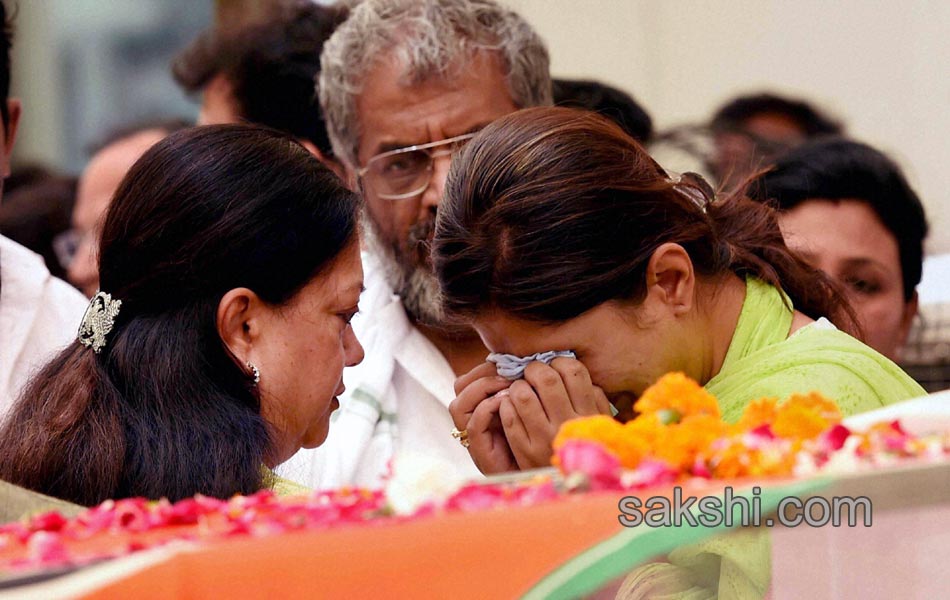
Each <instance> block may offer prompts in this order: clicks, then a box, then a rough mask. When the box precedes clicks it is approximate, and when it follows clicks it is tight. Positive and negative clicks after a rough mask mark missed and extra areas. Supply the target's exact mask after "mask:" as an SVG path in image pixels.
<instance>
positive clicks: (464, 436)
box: [452, 427, 469, 448]
mask: <svg viewBox="0 0 950 600" xmlns="http://www.w3.org/2000/svg"><path fill="white" fill-rule="evenodd" d="M452 437H454V438H455V439H457V440H458V441H459V443H460V444H462V447H463V448H468V445H469V441H468V429H463V430H462V431H459V430H458V428H457V427H453V428H452Z"/></svg>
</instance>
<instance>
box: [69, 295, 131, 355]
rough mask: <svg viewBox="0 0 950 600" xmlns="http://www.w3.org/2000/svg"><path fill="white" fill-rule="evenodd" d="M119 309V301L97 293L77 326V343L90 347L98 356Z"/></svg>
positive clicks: (120, 302)
mask: <svg viewBox="0 0 950 600" xmlns="http://www.w3.org/2000/svg"><path fill="white" fill-rule="evenodd" d="M121 307H122V301H121V300H113V299H112V296H111V295H109V294H107V293H105V292H97V293H96V295H95V296H93V297H92V300H90V301H89V307H88V308H86V314H84V315H83V317H82V323H81V324H80V325H79V336H78V337H79V343H80V344H82V345H83V346H90V347H92V351H93V352H95V353H96V354H99V352H100V351H101V350H102V349H103V348H104V347H105V345H106V335H108V334H109V332H110V331H112V327H113V326H114V325H115V318H116V317H117V316H119V308H121Z"/></svg>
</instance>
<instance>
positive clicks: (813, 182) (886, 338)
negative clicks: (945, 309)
mask: <svg viewBox="0 0 950 600" xmlns="http://www.w3.org/2000/svg"><path fill="white" fill-rule="evenodd" d="M750 191H751V192H752V193H753V194H754V196H755V198H756V199H758V200H760V201H763V202H770V203H772V204H773V206H774V207H775V208H777V209H778V210H779V215H778V221H779V225H780V226H781V228H782V232H783V233H784V234H785V241H786V243H787V244H788V246H789V247H790V248H791V249H792V250H794V251H796V252H798V253H799V254H800V255H801V256H802V257H803V258H804V259H805V260H806V261H807V262H808V263H809V264H811V265H812V266H814V267H815V268H817V269H821V270H822V271H824V272H825V273H827V274H828V275H829V276H830V277H831V278H832V279H834V280H836V281H837V282H838V283H839V284H841V286H842V289H843V290H844V292H845V294H846V296H847V298H848V301H849V303H850V304H851V306H852V307H853V308H854V312H855V313H856V315H857V317H858V322H859V324H860V325H861V330H862V332H863V335H864V337H863V339H864V341H865V343H867V345H869V346H871V347H872V348H874V349H875V350H877V351H878V352H880V353H881V354H883V355H884V356H886V357H888V358H890V359H891V360H895V361H896V360H898V359H899V358H900V349H901V347H902V346H903V345H904V342H905V341H906V340H907V333H908V331H910V326H911V324H912V323H913V320H914V316H915V315H916V314H917V289H916V287H917V284H918V283H920V276H921V270H922V268H923V257H924V238H925V237H926V236H927V219H926V216H925V215H924V207H923V205H921V203H920V199H919V198H918V197H917V194H916V193H915V192H914V190H913V189H912V188H911V187H910V185H909V184H908V183H907V180H906V179H905V178H904V174H903V173H902V172H901V170H900V168H899V167H898V166H897V165H896V164H894V162H893V161H892V160H890V159H889V158H888V157H886V156H885V155H884V154H882V153H880V152H878V151H877V150H875V149H873V148H871V147H870V146H867V145H865V144H861V143H859V142H853V141H850V140H844V139H838V138H832V139H827V140H821V141H815V142H809V143H807V144H805V145H803V146H800V147H798V148H796V149H794V150H792V151H791V152H789V153H788V154H786V155H784V156H782V158H780V159H779V160H778V161H777V162H776V164H775V166H774V167H773V168H772V169H771V170H770V171H768V172H767V173H765V174H764V175H762V176H761V177H760V178H759V179H758V181H757V182H756V183H755V184H753V185H752V186H751V187H750ZM829 223H834V227H829Z"/></svg>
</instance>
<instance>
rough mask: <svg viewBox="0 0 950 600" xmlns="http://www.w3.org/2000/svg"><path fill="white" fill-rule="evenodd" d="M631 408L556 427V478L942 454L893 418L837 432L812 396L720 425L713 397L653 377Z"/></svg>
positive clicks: (650, 478)
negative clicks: (622, 416)
mask: <svg viewBox="0 0 950 600" xmlns="http://www.w3.org/2000/svg"><path fill="white" fill-rule="evenodd" d="M634 410H635V411H636V412H637V416H636V417H635V418H634V419H633V420H631V421H629V422H627V423H623V424H622V423H619V422H617V421H615V420H614V419H612V418H610V417H606V416H595V417H585V418H581V419H574V420H572V421H568V422H566V423H564V424H563V425H562V426H561V429H560V431H559V432H558V435H557V437H556V438H555V440H554V451H555V455H554V459H553V462H554V464H555V465H557V466H559V467H560V469H561V470H562V472H564V473H566V474H567V473H577V472H581V473H584V474H586V475H587V476H588V477H589V479H590V481H591V484H592V485H593V486H594V487H598V488H605V487H607V488H610V487H620V488H625V487H631V486H634V487H635V486H643V485H654V484H659V483H666V482H671V481H676V480H682V479H687V478H690V477H702V478H714V479H736V478H742V477H757V478H762V477H781V476H790V475H807V474H809V473H811V472H814V471H815V470H817V469H821V468H825V467H828V466H834V467H837V468H845V467H848V468H853V467H855V466H856V465H857V464H858V463H861V462H877V463H881V462H889V461H893V460H897V459H902V458H911V457H919V456H943V455H946V454H950V436H948V435H947V434H944V435H941V436H929V437H924V438H918V437H914V436H912V435H909V434H908V433H906V432H905V431H904V430H903V429H901V427H900V424H899V423H898V422H896V421H894V422H890V423H879V424H877V425H875V426H874V427H871V428H870V429H869V430H868V431H865V432H853V431H851V430H850V429H848V428H847V427H845V426H844V425H842V423H841V421H842V415H841V411H840V410H838V406H837V405H836V404H835V403H834V402H832V401H831V400H829V399H828V398H825V397H824V396H822V395H821V394H819V393H817V392H812V393H810V394H793V395H792V396H790V397H789V398H788V399H787V400H785V401H784V402H779V401H778V400H777V399H775V398H763V399H760V400H755V401H753V402H751V403H749V404H748V405H747V406H746V408H745V411H744V412H743V413H742V416H741V417H740V419H739V420H738V422H736V423H735V424H729V423H726V422H724V421H723V420H722V418H721V414H720V412H719V405H718V403H717V402H716V399H715V398H714V397H713V396H712V395H711V394H709V392H707V391H706V390H705V389H703V388H702V387H701V386H700V385H699V384H698V383H696V382H695V381H693V380H691V379H689V378H688V377H686V376H685V375H684V374H682V373H670V374H668V375H665V376H664V377H662V378H661V379H660V380H659V381H658V382H657V383H656V384H654V385H653V386H651V387H650V388H649V389H647V390H646V391H645V392H644V393H643V395H642V396H641V397H640V398H639V400H637V402H636V403H635V404H634ZM832 459H834V460H832Z"/></svg>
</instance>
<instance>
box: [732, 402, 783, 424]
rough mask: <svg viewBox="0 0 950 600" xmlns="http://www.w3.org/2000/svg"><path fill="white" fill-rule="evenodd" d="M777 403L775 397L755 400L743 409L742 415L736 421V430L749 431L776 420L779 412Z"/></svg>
mask: <svg viewBox="0 0 950 600" xmlns="http://www.w3.org/2000/svg"><path fill="white" fill-rule="evenodd" d="M777 404H778V401H777V400H776V399H775V398H760V399H758V400H753V401H752V402H750V403H749V404H747V405H746V407H745V410H743V411H742V417H740V418H739V421H738V422H737V423H736V430H738V431H749V430H750V429H755V428H757V427H761V426H762V425H768V424H771V423H772V422H773V421H775V415H776V413H777V412H778V408H777V406H776V405H777Z"/></svg>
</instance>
